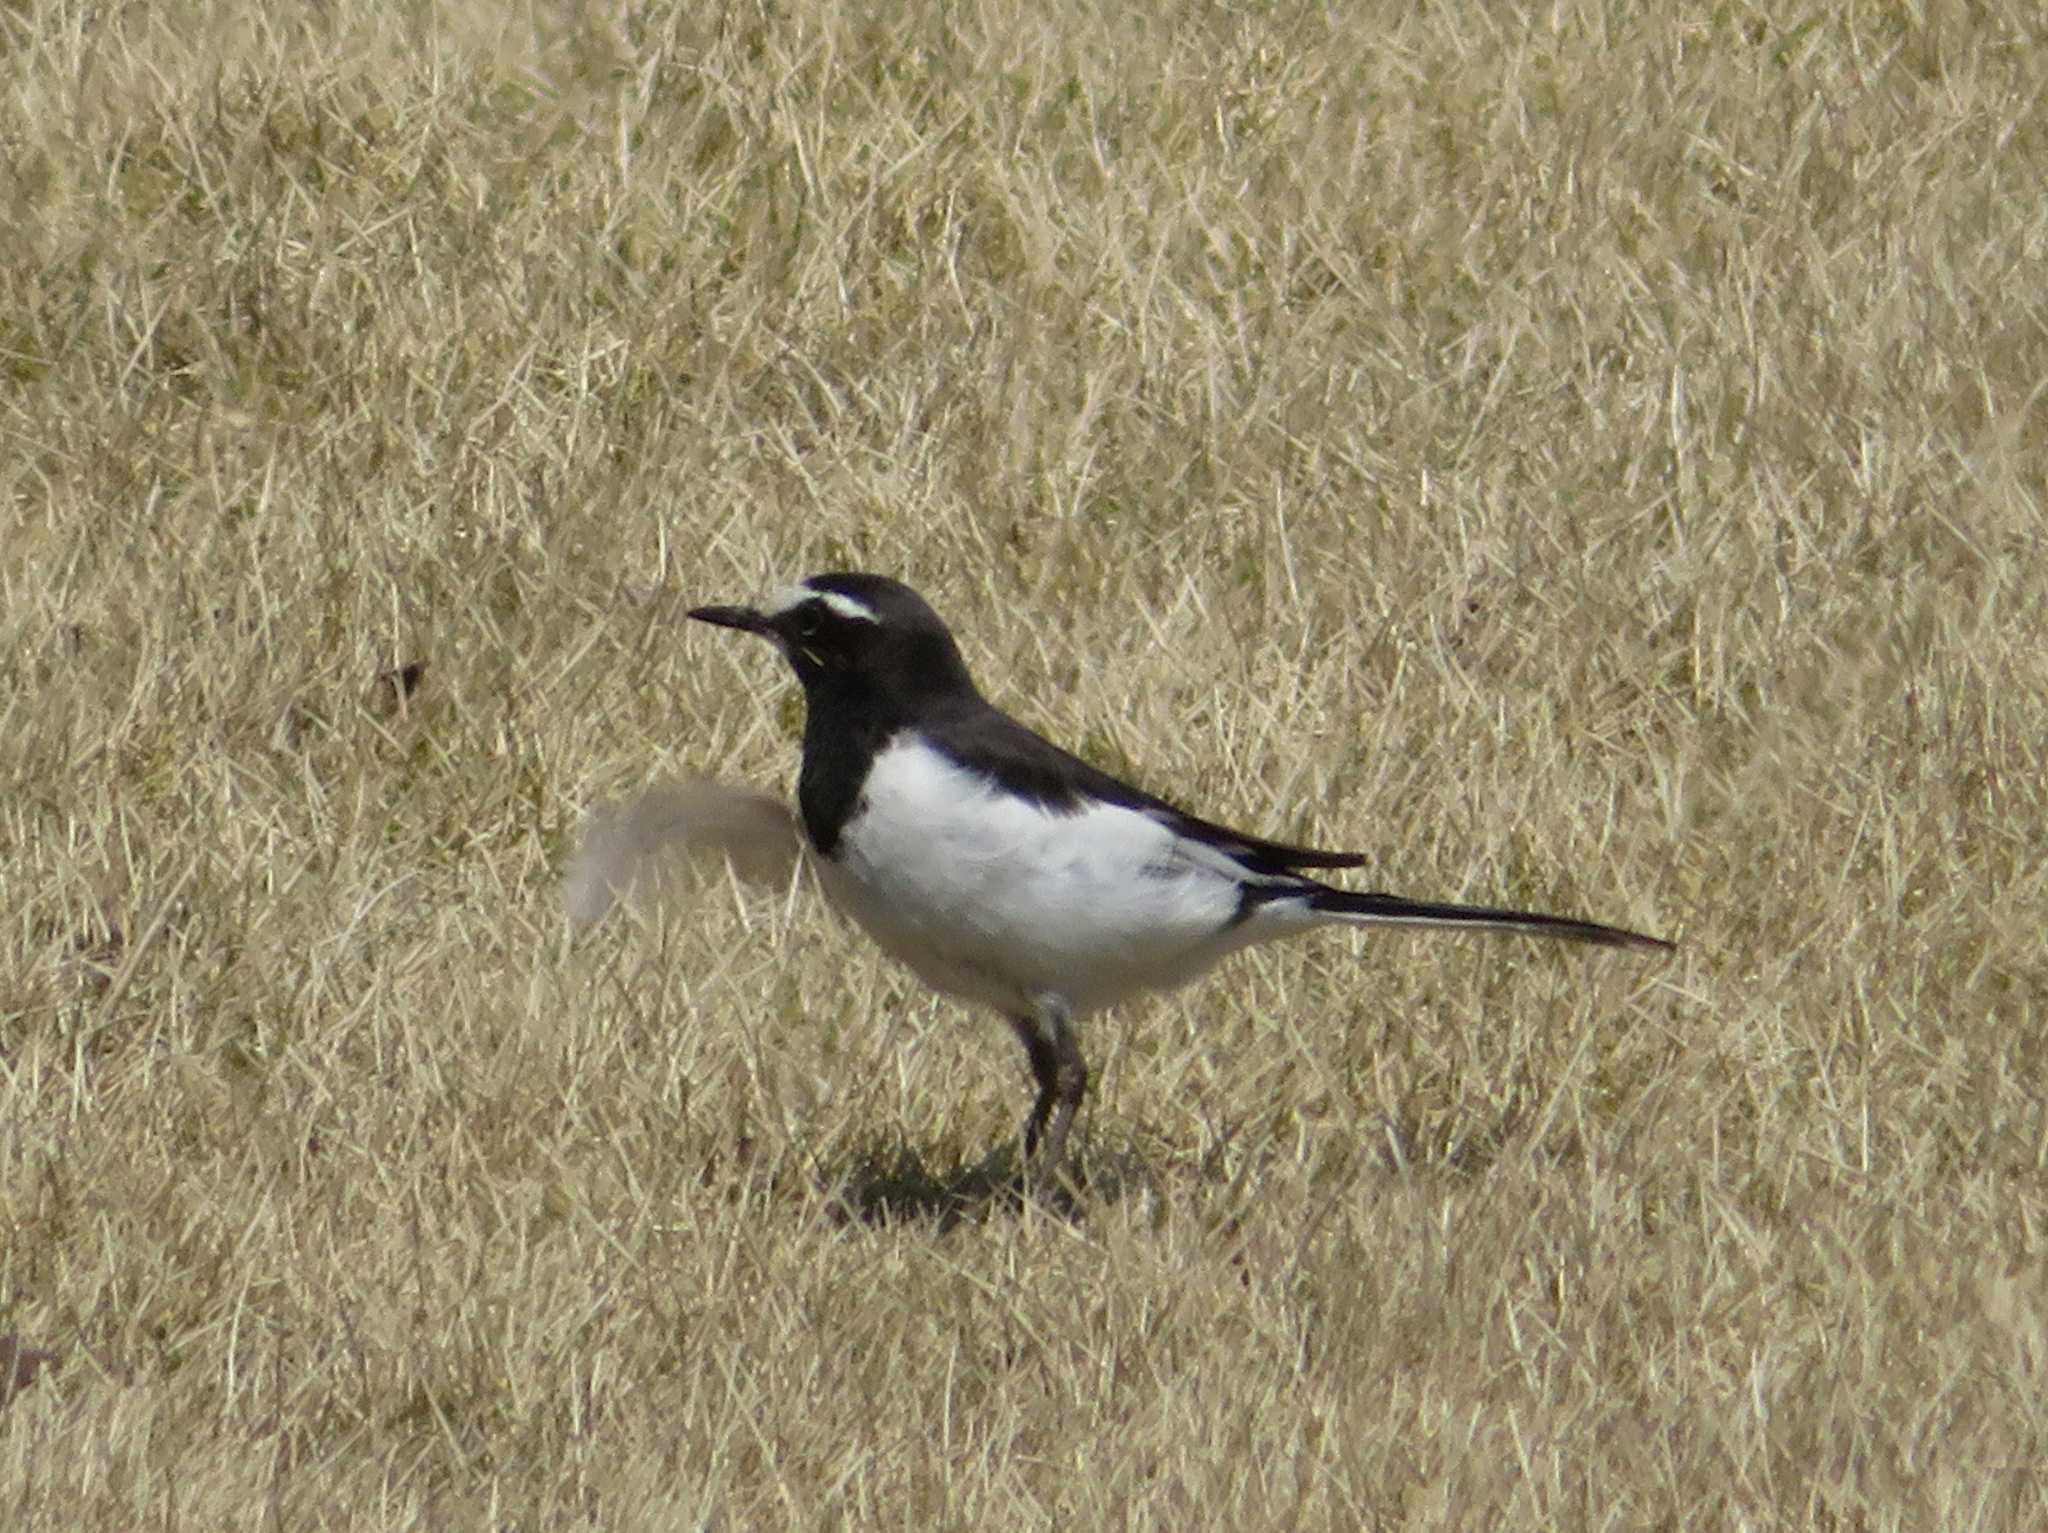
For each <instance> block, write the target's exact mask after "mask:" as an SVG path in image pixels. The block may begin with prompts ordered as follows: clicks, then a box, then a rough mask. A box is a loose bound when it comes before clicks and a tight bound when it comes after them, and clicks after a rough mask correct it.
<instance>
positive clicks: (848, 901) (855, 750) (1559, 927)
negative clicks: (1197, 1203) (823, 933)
mask: <svg viewBox="0 0 2048 1533" xmlns="http://www.w3.org/2000/svg"><path fill="white" fill-rule="evenodd" d="M689 616H690V617H692V618H694V619H695V620H697V621H698V622H702V623H708V624H712V625H714V626H716V627H720V628H727V629H734V630H737V631H739V632H741V633H749V634H755V635H758V636H759V637H761V638H763V639H766V640H768V641H769V642H770V643H771V644H773V645H774V646H775V648H776V649H777V650H779V651H780V652H781V654H782V657H783V658H784V659H785V660H786V661H787V662H788V663H789V665H790V667H791V669H792V670H793V671H794V672H795V673H796V679H797V681H798V682H799V683H800V684H801V685H802V687H803V692H804V702H805V717H804V729H803V741H802V760H801V763H800V766H799V769H798V778H797V794H796V797H797V816H796V818H797V821H798V824H799V826H800V830H801V836H802V840H803V842H804V843H805V845H806V846H807V848H808V850H809V852H810V854H811V857H812V860H813V861H814V863H815V865H816V867H817V870H818V875H819V881H820V883H821V884H822V886H823V888H824V892H825V894H826V896H827V898H828V899H829V900H830V901H831V902H832V903H833V904H834V905H836V906H837V907H838V908H839V909H840V910H841V911H843V912H844V913H846V914H847V915H849V916H850V917H851V918H852V919H853V921H854V922H855V924H856V925H858V926H859V927H860V928H862V929H863V930H864V931H865V932H866V933H867V935H868V936H869V937H871V938H872V939H873V940H874V942H875V943H876V944H877V945H878V946H879V947H881V948H882V950H883V951H884V952H886V953H888V954H889V955H890V956H892V957H894V958H896V959H897V960H899V961H900V962H902V963H903V964H904V965H906V966H907V967H908V968H909V969H910V970H912V972H914V973H915V974H917V975H918V976H919V977H920V978H921V979H923V980H924V981H925V983H927V984H928V985H930V986H932V987H933V988H934V989H936V990H938V991H941V992H943V993H945V994H947V995H950V996H954V997H957V998H959V999H963V1000H967V1001H972V1002H979V1003H981V1004H983V1005H985V1006H988V1007H990V1008H992V1009H994V1010H995V1011H997V1012H999V1013H1000V1014H1001V1015H1002V1016H1003V1017H1004V1018H1006V1019H1007V1020H1008V1022H1009V1025H1010V1027H1011V1028H1012V1029H1013V1030H1014V1031H1015V1033H1016V1036H1017V1038H1018V1040H1019V1042H1021V1043H1022V1044H1023V1046H1024V1053H1025V1057H1026V1059H1027V1060H1028V1062H1029V1065H1030V1069H1031V1074H1032V1079H1033V1082H1034V1084H1035V1086H1036V1088H1037V1095H1036V1097H1035V1099H1034V1100H1033V1102H1032V1106H1031V1110H1030V1114H1029V1116H1028V1117H1027V1118H1026V1120H1025V1125H1024V1133H1023V1152H1024V1153H1023V1159H1022V1167H1021V1169H1022V1171H1023V1178H1022V1179H1023V1181H1024V1183H1025V1185H1026V1186H1028V1187H1029V1188H1030V1189H1031V1191H1032V1192H1033V1193H1034V1194H1037V1195H1041V1196H1044V1195H1048V1194H1051V1193H1053V1192H1055V1191H1056V1190H1057V1189H1059V1188H1060V1187H1061V1185H1062V1184H1061V1182H1060V1177H1061V1172H1062V1164H1063V1161H1064V1159H1065V1153H1066V1148H1067V1140H1068V1135H1069V1131H1070V1129H1071V1127H1072V1124H1073V1121H1074V1115H1075V1112H1076V1111H1077V1109H1078V1108H1079V1107H1080V1106H1081V1103H1082V1102H1083V1100H1084V1099H1085V1097H1086V1094H1087V1090H1088V1083H1089V1072H1088V1066H1087V1063H1086V1060H1085V1058H1084V1056H1083V1054H1082V1050H1081V1046H1080V1042H1079V1039H1078V1037H1077V1034H1076V1023H1077V1022H1079V1021H1080V1020H1081V1019H1083V1018H1085V1017H1087V1016H1089V1015H1091V1014H1093V1013H1095V1012H1099V1011H1101V1010H1103V1009H1105V1008H1107V1007H1110V1006H1113V1005H1115V1004H1116V1003H1117V1002H1119V1001H1122V1000H1124V999H1126V998H1127V997H1129V996H1131V995H1133V994H1136V993H1138V992H1141V991H1149V990H1164V989H1170V988H1173V987H1176V986H1180V985H1184V984H1186V983H1188V982H1190V981H1192V980H1194V979H1196V978H1197V977H1198V976H1200V975H1201V974H1203V973H1205V972H1206V971H1207V970H1208V969H1210V968H1211V967H1212V966H1213V965H1214V964H1215V963H1216V962H1217V961H1218V960H1219V959H1222V958H1224V957H1225V956H1227V955H1228V954H1230V953H1233V952H1235V951H1237V950H1239V949H1241V948H1245V947H1249V946H1251V945H1252V944H1254V943H1260V942H1265V941H1269V940H1271V939H1274V938H1278V937H1285V936H1292V935H1295V934H1297V933H1301V932H1307V931H1310V930H1313V929H1315V928H1317V927H1322V926H1328V925H1351V926H1373V927H1380V926H1392V927H1440V928H1449V929H1452V930H1460V931H1504V932H1525V933H1529V934H1531V935H1535V936H1543V937H1555V938H1563V939H1566V940H1569V941H1573V942H1582V943H1592V944H1597V945H1600V946H1605V947H1613V948H1633V949H1641V950H1647V951H1657V952H1668V951H1670V950H1671V949H1672V947H1673V944H1672V943H1670V942H1668V941H1666V940H1665V939H1663V938H1661V937H1652V936H1648V935H1646V934H1644V933H1642V932H1636V931H1629V930H1625V929H1623V928H1621V927H1618V926H1606V925H1602V924H1600V923H1598V922H1594V921H1584V920H1579V919H1576V918H1574V917H1570V916H1558V915H1541V914H1538V913H1536V912H1533V911H1525V910H1509V909H1501V908H1495V907H1491V906H1479V905H1456V904H1445V903H1441V902H1437V901H1431V900H1418V899H1409V898H1406V897H1404V896H1401V895H1396V894H1388V893H1383V892H1378V891H1371V892H1367V891H1360V890H1355V889H1349V888H1344V887H1341V886H1339V885H1336V884H1332V883H1327V882H1324V881H1323V880H1322V879H1321V878H1320V877H1318V876H1317V875H1318V874H1322V873H1326V872H1329V871H1332V870H1336V869H1343V868H1356V867H1359V866H1362V865H1363V864H1365V863H1366V862H1367V861H1368V860H1369V858H1368V856H1367V854H1365V853H1361V852H1340V851H1325V850H1320V849H1317V848H1314V847H1308V846H1292V845H1288V844H1286V843H1284V842H1280V841H1272V840H1267V839H1265V838H1264V837H1261V836H1254V835H1249V834H1246V833H1245V832H1242V831H1238V830H1232V829H1230V828H1229V827H1227V826H1225V825H1223V824H1220V823H1218V822H1217V821H1214V820H1209V819H1204V818H1202V817H1201V816H1199V815H1196V814H1193V813H1191V812H1189V811H1188V810H1185V809H1182V808H1180V807H1178V806H1177V805H1175V804H1173V803H1171V802H1169V801H1168V800H1166V799H1164V798H1161V797H1158V796H1156V795H1155V794H1152V793H1150V792H1148V791H1146V790H1145V789H1143V788H1140V787H1137V786H1134V785H1133V784H1131V783H1128V782H1125V781H1123V780H1122V779H1120V778H1118V777H1115V776H1112V775H1111V774H1110V773H1108V772H1105V771H1103V770H1101V769H1100V768H1098V767H1095V766H1092V765H1090V764H1089V763H1088V762H1086V761H1084V760H1082V759H1081V758H1080V757H1078V756H1075V755H1073V754H1071V753H1069V752H1068V751H1066V750H1063V749H1061V748H1060V747H1059V746H1057V745H1055V744H1053V743H1052V742H1051V741H1050V740H1048V739H1046V738H1045V737H1044V736H1042V735H1040V734H1037V733H1036V732H1034V731H1033V730H1031V729H1030V728H1028V727H1027V726H1025V725H1024V724H1022V723H1020V722H1018V721H1017V720H1016V719H1014V718H1012V717H1010V715H1009V714H1007V713H1005V712H1003V711H1002V710H1001V709H999V708H998V707H996V706H995V704H993V703H991V702H990V701H989V700H988V699H987V698H986V697H985V696H983V694H982V692H981V689H980V688H979V687H977V686H976V685H975V682H974V679H973V677H972V676H971V675H970V674H969V671H968V667H967V663H966V661H965V660H964V659H963V657H962V655H961V650H960V646H959V643H958V642H957V641H956V640H955V639H954V637H953V634H952V631H951V630H950V629H948V628H947V626H946V624H945V623H944V622H943V621H942V620H941V619H940V617H939V615H938V613H937V612H935V611H934V610H933V609H932V607H931V606H930V604H929V603H927V602H926V601H925V599H924V598H923V597H921V596H919V595H918V594H917V592H916V591H914V590H912V589H911V588H910V587H909V586H907V585H905V584H903V583H902V582H901V581H898V580H895V579H893V578H891V577H889V576H886V575H877V574H866V573H860V572H854V571H839V572H832V573H826V574H817V575H812V576H810V577H808V578H806V579H804V580H802V581H800V582H798V583H797V584H795V585H792V586H787V587H785V588H783V589H782V590H780V591H778V592H776V593H775V594H774V595H772V596H770V597H768V598H767V599H766V600H764V601H763V602H762V604H761V605H759V606H703V607H696V608H693V609H691V611H690V613H689Z"/></svg>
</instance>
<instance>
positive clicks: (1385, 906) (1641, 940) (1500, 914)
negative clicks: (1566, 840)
mask: <svg viewBox="0 0 2048 1533" xmlns="http://www.w3.org/2000/svg"><path fill="white" fill-rule="evenodd" d="M1292 892H1293V893H1295V894H1299V893H1300V892H1301V891H1300V890H1299V889H1296V890H1294V891H1292ZM1278 893H1279V891H1278V890H1276V891H1275V894H1276V895H1277V894H1278ZM1308 908H1309V909H1311V910H1313V911H1316V912H1318V913H1320V914H1323V915H1328V916H1333V917H1335V918H1337V919H1338V920H1341V921H1349V922H1353V923H1355V924H1357V925H1359V926H1434V927H1446V928H1458V929H1462V930H1465V931H1496V932H1528V933H1530V934H1531V935H1532V936H1538V937H1560V938H1563V939H1564V940H1565V941H1567V942H1595V943H1598V944H1599V945H1600V946H1602V947H1634V948H1649V949H1652V950H1653V951H1658V952H1666V953H1668V952H1670V951H1672V949H1673V948H1674V947H1675V945H1676V944H1674V943H1670V942H1666V941H1665V940H1664V939H1663V938H1662V937H1651V936H1648V935H1646V934H1644V933H1642V932H1632V931H1625V930H1623V929H1622V928H1621V927H1619V926H1602V925H1601V924H1600V923H1599V922H1597V921H1579V920H1574V919H1573V918H1572V917H1570V916H1545V915H1538V914H1536V913H1535V912H1534V911H1531V910H1496V909H1494V908H1492V907H1491V906H1487V905H1442V904H1437V903H1435V902H1433V901H1430V900H1408V899H1402V898H1401V897H1400V896H1399V895H1397V894H1380V893H1363V892H1360V891H1358V890H1355V889H1332V888H1330V887H1328V886H1327V885H1321V884H1319V885H1316V886H1315V889H1314V892H1313V893H1311V894H1310V895H1309V897H1308Z"/></svg>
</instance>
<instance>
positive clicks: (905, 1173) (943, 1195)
mask: <svg viewBox="0 0 2048 1533" xmlns="http://www.w3.org/2000/svg"><path fill="white" fill-rule="evenodd" d="M1066 1173H1067V1174H1066V1177H1065V1179H1064V1180H1063V1182H1062V1184H1061V1185H1060V1186H1059V1187H1058V1188H1056V1189H1054V1190H1052V1191H1050V1192H1032V1191H1030V1190H1028V1189H1027V1185H1026V1178H1025V1167H1024V1166H1023V1165H1022V1163H1021V1162H1020V1159H1019V1157H1018V1153H1017V1149H1016V1147H1015V1146H1014V1145H1005V1146H998V1147H997V1148H996V1149H993V1150H991V1151H990V1152H989V1153H988V1154H986V1155H984V1156H983V1157H982V1158H981V1159H980V1160H977V1161H974V1162H972V1163H970V1164H954V1165H943V1164H941V1165H937V1166H932V1165H928V1164H927V1163H926V1161H925V1158H924V1156H923V1154H921V1153H920V1152H919V1151H918V1150H917V1149H915V1148H914V1147H912V1146H910V1145H907V1144H900V1143H899V1144H895V1145H870V1146H867V1147H865V1148H863V1149H860V1150H857V1151H855V1152H854V1153H853V1154H852V1155H850V1156H849V1157H848V1158H847V1159H846V1160H845V1161H843V1162H841V1163H840V1164H839V1165H838V1166H836V1167H833V1168H829V1169H828V1170H827V1171H826V1172H825V1174H824V1177H823V1180H824V1182H825V1184H826V1187H827V1189H828V1190H829V1192H830V1194H831V1197H832V1213H833V1217H834V1218H835V1219H836V1220H837V1221H838V1222H839V1223H841V1224H849V1225H850V1224H864V1225H872V1226H884V1225H892V1224H929V1225H932V1226H933V1227H935V1228H936V1229H937V1230H938V1232H939V1233H940V1234H944V1233H946V1232H947V1231H949V1230H951V1229H954V1228H955V1227H957V1226H958V1225H961V1224H965V1223H970V1222H972V1223H985V1222H987V1221H988V1220H989V1219H991V1218H994V1217H997V1216H1000V1215H1005V1214H1019V1213H1022V1212H1023V1210H1024V1209H1025V1208H1026V1207H1028V1206H1032V1205H1035V1206H1037V1207H1038V1208H1040V1209H1041V1210H1043V1211H1045V1212H1048V1213H1052V1214H1056V1215H1058V1216H1059V1217H1061V1218H1064V1219H1068V1220H1070V1221H1074V1222H1079V1221H1080V1220H1081V1219H1082V1218H1084V1217H1085V1216H1086V1214H1087V1212H1088V1210H1089V1209H1090V1208H1091V1207H1094V1206H1096V1205H1098V1204H1106V1203H1115V1202H1118V1201H1120V1200H1121V1199H1122V1198H1124V1197H1125V1196H1126V1195H1128V1194H1129V1193H1130V1192H1131V1191H1133V1190H1134V1189H1136V1188H1139V1187H1144V1186H1149V1185H1152V1184H1154V1183H1155V1182H1156V1181H1157V1177H1156V1175H1155V1174H1154V1172H1153V1171H1152V1169H1151V1168H1150V1167H1148V1166H1147V1165H1146V1164H1145V1163H1144V1162H1143V1161H1142V1160H1141V1159H1140V1158H1139V1157H1138V1156H1137V1155H1136V1154H1135V1153H1133V1152H1131V1151H1129V1150H1111V1149H1107V1148H1101V1147H1092V1146H1084V1147H1080V1148H1078V1149H1077V1150H1070V1152H1069V1154H1068V1157H1067V1164H1066Z"/></svg>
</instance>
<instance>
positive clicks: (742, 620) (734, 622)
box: [690, 607, 768, 633]
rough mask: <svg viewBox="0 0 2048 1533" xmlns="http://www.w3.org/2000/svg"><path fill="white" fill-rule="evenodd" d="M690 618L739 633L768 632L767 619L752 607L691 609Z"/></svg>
mask: <svg viewBox="0 0 2048 1533" xmlns="http://www.w3.org/2000/svg"><path fill="white" fill-rule="evenodd" d="M690 616H691V617H693V618H695V619H696V620H697V621H698V622H700V623H716V624H717V625H718V626H719V627H720V628H737V629H739V631H740V632H741V633H766V632H768V619H767V618H765V617H763V616H762V615H761V614H760V613H758V612H756V611H755V610H754V609H753V608H752V607H692V608H691V609H690Z"/></svg>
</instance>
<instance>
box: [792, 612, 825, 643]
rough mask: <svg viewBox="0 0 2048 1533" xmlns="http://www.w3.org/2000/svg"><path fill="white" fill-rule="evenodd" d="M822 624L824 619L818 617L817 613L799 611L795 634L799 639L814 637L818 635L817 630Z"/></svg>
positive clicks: (823, 624)
mask: <svg viewBox="0 0 2048 1533" xmlns="http://www.w3.org/2000/svg"><path fill="white" fill-rule="evenodd" d="M824 626H825V621H824V619H823V618H821V617H819V616H818V614H817V613H815V612H801V613H799V614H797V620H796V636H797V637H798V638H799V639H815V638H816V637H817V636H818V631H819V630H820V629H821V628H823V627H824Z"/></svg>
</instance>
